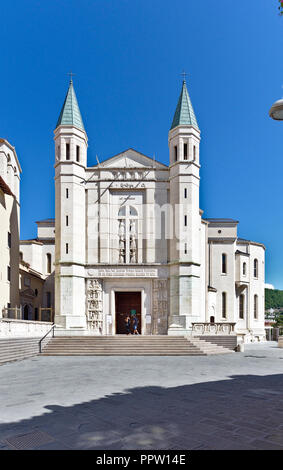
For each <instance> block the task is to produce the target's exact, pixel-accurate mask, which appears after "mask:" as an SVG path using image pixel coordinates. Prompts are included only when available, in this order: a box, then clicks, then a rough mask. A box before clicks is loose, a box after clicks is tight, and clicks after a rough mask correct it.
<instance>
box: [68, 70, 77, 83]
mask: <svg viewBox="0 0 283 470" xmlns="http://www.w3.org/2000/svg"><path fill="white" fill-rule="evenodd" d="M68 75H70V77H71V78H70V82H72V81H73V76H74V75H76V74H75V73H73V72H68Z"/></svg>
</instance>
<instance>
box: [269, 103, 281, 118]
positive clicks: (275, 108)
mask: <svg viewBox="0 0 283 470" xmlns="http://www.w3.org/2000/svg"><path fill="white" fill-rule="evenodd" d="M269 116H270V117H271V118H272V119H275V121H283V99H281V100H278V101H275V103H273V105H272V106H271V108H270V110H269Z"/></svg>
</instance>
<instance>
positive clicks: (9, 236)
mask: <svg viewBox="0 0 283 470" xmlns="http://www.w3.org/2000/svg"><path fill="white" fill-rule="evenodd" d="M11 246H12V237H11V233H10V232H8V247H9V248H11Z"/></svg>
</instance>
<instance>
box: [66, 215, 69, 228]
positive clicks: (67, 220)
mask: <svg viewBox="0 0 283 470" xmlns="http://www.w3.org/2000/svg"><path fill="white" fill-rule="evenodd" d="M66 226H67V227H68V226H69V216H68V215H66Z"/></svg>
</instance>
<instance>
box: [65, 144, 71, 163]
mask: <svg viewBox="0 0 283 470" xmlns="http://www.w3.org/2000/svg"><path fill="white" fill-rule="evenodd" d="M66 160H70V144H66Z"/></svg>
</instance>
